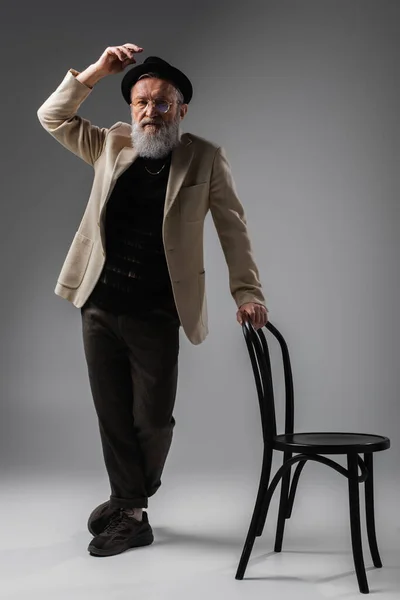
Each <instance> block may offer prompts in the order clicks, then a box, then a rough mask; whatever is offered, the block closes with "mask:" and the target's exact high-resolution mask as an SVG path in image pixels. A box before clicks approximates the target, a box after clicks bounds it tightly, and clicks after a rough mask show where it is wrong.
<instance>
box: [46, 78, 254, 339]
mask: <svg viewBox="0 0 400 600" xmlns="http://www.w3.org/2000/svg"><path fill="white" fill-rule="evenodd" d="M78 73H79V71H76V70H75V69H69V71H68V72H67V74H66V75H65V77H64V79H63V80H62V82H61V83H60V85H59V86H58V87H57V88H56V90H55V91H54V92H53V93H52V94H51V95H50V96H49V98H48V99H47V100H45V102H44V103H43V104H42V106H41V107H40V108H39V109H38V111H37V115H38V118H39V121H40V123H41V124H42V126H43V127H44V128H45V129H46V131H48V132H49V133H50V134H51V135H52V136H53V137H54V138H55V139H56V140H57V141H58V142H60V144H62V145H63V146H65V147H66V148H67V149H68V150H70V151H71V152H73V153H74V154H76V155H77V156H79V157H80V158H82V159H83V160H84V161H85V162H87V163H88V164H89V165H91V166H92V167H93V169H94V179H93V185H92V190H91V193H90V196H89V200H88V203H87V205H86V210H85V212H84V215H83V217H82V220H81V223H80V225H79V227H78V229H77V231H76V233H75V235H74V238H73V240H72V243H71V246H70V248H69V250H68V253H67V255H66V258H65V261H64V264H63V265H62V268H61V272H60V274H59V276H58V280H57V284H56V287H55V290H54V292H55V293H56V294H57V295H58V296H61V297H62V298H65V299H67V300H69V301H70V302H72V303H73V304H74V306H76V307H77V308H80V307H81V306H82V305H83V304H84V303H85V301H86V300H87V298H88V297H89V295H90V293H91V292H92V290H93V288H94V286H95V285H96V282H97V280H98V279H99V277H100V273H101V271H102V269H103V266H104V262H105V249H106V244H105V230H104V229H105V228H104V223H105V208H106V203H107V200H108V198H109V197H110V194H111V192H112V190H113V187H114V185H115V183H116V180H117V178H118V177H119V176H120V175H121V173H123V171H125V169H127V168H128V167H129V165H131V164H132V162H133V161H134V160H135V159H136V157H137V153H136V152H135V149H134V148H133V147H132V142H131V125H130V124H128V123H123V122H118V123H115V124H114V125H112V127H110V128H106V127H97V126H96V125H92V123H91V122H90V121H88V120H87V119H84V118H83V117H80V116H78V115H77V114H76V113H77V111H78V109H79V106H80V105H81V103H82V102H83V101H84V100H85V98H87V96H88V95H89V94H90V93H91V92H92V88H89V87H88V86H86V85H85V84H83V83H81V82H80V81H78V80H77V79H76V75H78ZM208 210H210V211H211V215H212V218H213V221H214V224H215V227H216V230H217V233H218V236H219V239H220V243H221V246H222V249H223V252H224V255H225V259H226V262H227V265H228V270H229V285H230V292H231V294H232V297H233V299H234V301H235V302H236V305H237V307H239V306H241V305H242V304H244V303H245V302H258V303H260V304H263V305H264V306H265V298H264V296H263V293H262V290H261V287H262V286H261V283H260V280H259V273H258V269H257V267H256V265H255V262H254V258H253V251H252V248H251V243H250V239H249V235H248V231H247V227H246V218H245V214H244V211H243V207H242V205H241V203H240V201H239V198H238V196H237V194H236V189H235V183H234V180H233V177H232V174H231V168H230V165H229V163H228V160H227V157H226V154H225V151H224V149H223V147H221V146H217V145H216V144H213V143H212V142H209V141H207V140H205V139H203V138H201V137H199V136H196V135H193V134H192V133H184V134H182V137H181V141H180V144H179V145H178V146H177V147H176V148H175V149H174V150H173V152H172V158H171V168H170V174H169V179H168V185H167V191H166V198H165V208H164V219H163V225H162V236H163V243H164V248H165V254H166V260H167V265H168V270H169V274H170V278H171V283H172V289H173V294H174V298H175V303H176V307H177V311H178V314H179V317H180V321H181V324H182V328H183V330H184V332H185V334H186V336H187V337H188V339H189V340H190V341H191V342H192V343H193V344H200V343H201V342H202V341H203V340H204V339H205V338H206V336H207V334H208V319H207V299H206V291H205V270H204V255H203V229H204V219H205V217H206V215H207V212H208Z"/></svg>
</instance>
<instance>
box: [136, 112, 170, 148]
mask: <svg viewBox="0 0 400 600" xmlns="http://www.w3.org/2000/svg"><path fill="white" fill-rule="evenodd" d="M161 118H162V117H158V118H155V119H152V118H148V119H147V118H146V119H143V121H142V122H141V123H137V122H136V121H135V120H134V119H133V117H132V133H131V140H132V146H133V147H134V148H135V150H137V152H138V154H139V156H143V157H145V158H163V157H164V156H167V154H169V153H170V152H171V150H173V149H174V148H175V147H176V146H177V145H178V144H179V142H180V138H181V135H182V132H181V127H180V114H179V113H178V114H177V116H176V119H175V120H174V121H172V122H168V123H167V122H165V121H161ZM154 121H155V122H158V121H160V126H159V127H158V128H154V127H144V124H145V123H151V122H154Z"/></svg>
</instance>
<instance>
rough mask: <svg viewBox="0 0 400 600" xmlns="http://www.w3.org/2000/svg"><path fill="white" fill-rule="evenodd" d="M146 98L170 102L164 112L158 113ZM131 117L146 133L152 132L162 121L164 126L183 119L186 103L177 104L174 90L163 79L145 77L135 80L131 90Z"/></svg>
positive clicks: (150, 133)
mask: <svg viewBox="0 0 400 600" xmlns="http://www.w3.org/2000/svg"><path fill="white" fill-rule="evenodd" d="M148 100H164V101H167V102H171V103H172V104H171V106H170V108H169V110H168V112H166V113H159V112H158V111H157V109H156V107H155V105H154V104H153V103H152V102H150V103H149V104H148V105H147V106H146V102H147V101H148ZM130 106H131V112H132V119H133V120H134V121H135V122H136V123H138V124H139V125H140V126H141V127H142V128H143V131H144V132H145V133H146V134H147V135H152V134H154V133H155V132H156V131H157V130H158V129H159V127H160V125H161V124H162V123H165V125H166V126H168V124H170V123H172V122H173V121H175V120H177V119H178V114H179V119H183V117H184V116H185V114H186V111H187V104H181V105H178V103H177V97H176V90H175V88H174V87H173V85H171V84H170V83H168V81H165V80H164V79H156V78H154V77H146V78H144V79H141V80H140V81H137V82H136V84H135V85H134V86H133V88H132V91H131V105H130Z"/></svg>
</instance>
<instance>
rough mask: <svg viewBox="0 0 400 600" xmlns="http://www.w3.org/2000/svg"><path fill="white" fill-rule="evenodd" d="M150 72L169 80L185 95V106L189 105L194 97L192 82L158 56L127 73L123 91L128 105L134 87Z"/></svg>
mask: <svg viewBox="0 0 400 600" xmlns="http://www.w3.org/2000/svg"><path fill="white" fill-rule="evenodd" d="M150 71H151V72H155V73H157V74H158V75H159V76H160V78H161V79H167V80H168V81H170V82H171V83H172V84H173V85H174V86H175V87H177V88H179V89H180V91H181V92H182V94H183V98H184V102H185V104H189V102H190V100H191V98H192V95H193V88H192V84H191V83H190V80H189V79H188V78H187V77H186V75H185V74H184V73H182V71H180V70H179V69H176V68H175V67H173V66H172V65H170V64H169V63H167V62H166V61H165V60H163V59H162V58H158V56H149V57H148V58H146V60H145V61H144V62H143V63H142V64H140V65H136V66H135V67H133V68H132V69H129V71H128V72H127V73H125V75H124V77H123V79H122V81H121V91H122V95H123V97H124V98H125V100H126V102H127V103H128V104H130V103H131V89H132V86H134V85H135V83H136V82H137V80H138V79H139V77H140V76H141V75H144V74H145V73H149V72H150Z"/></svg>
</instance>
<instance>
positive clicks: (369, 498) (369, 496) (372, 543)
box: [364, 452, 382, 568]
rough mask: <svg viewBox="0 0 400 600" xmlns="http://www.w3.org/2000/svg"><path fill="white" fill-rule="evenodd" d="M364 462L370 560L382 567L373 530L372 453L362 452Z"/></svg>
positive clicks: (376, 565)
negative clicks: (365, 468) (366, 471)
mask: <svg viewBox="0 0 400 600" xmlns="http://www.w3.org/2000/svg"><path fill="white" fill-rule="evenodd" d="M364 463H365V466H366V467H367V470H368V477H367V479H366V480H365V484H364V485H365V514H366V518H367V533H368V542H369V549H370V551H371V556H372V562H373V563H374V566H375V567H378V568H380V567H382V561H381V557H380V556H379V550H378V543H377V541H376V532H375V515H374V512H375V511H374V469H373V455H372V453H371V452H370V453H368V454H364Z"/></svg>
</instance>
